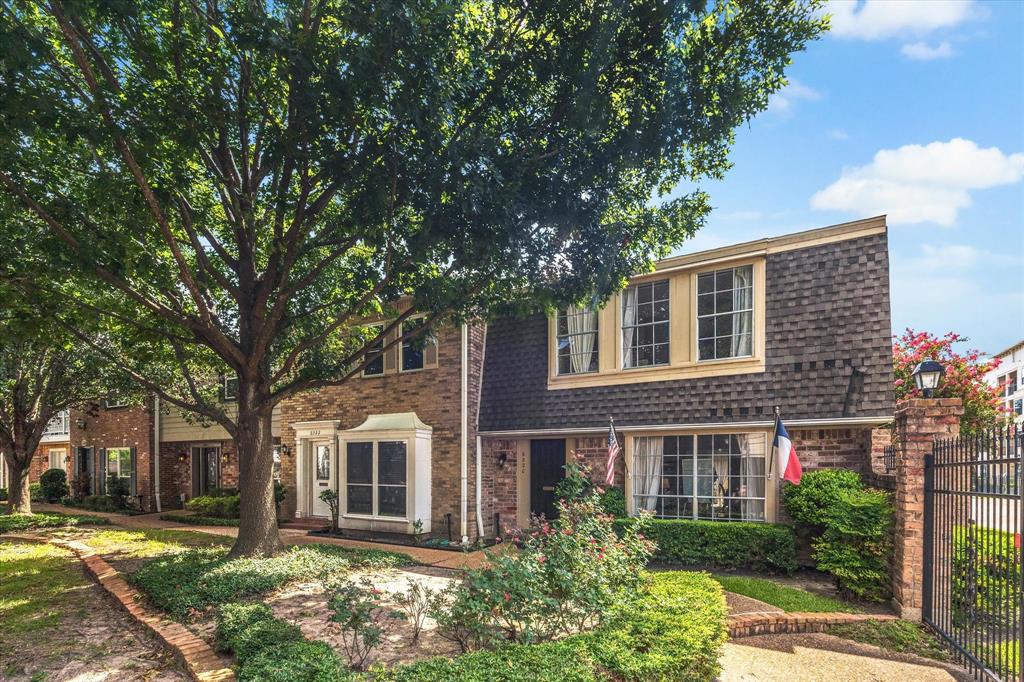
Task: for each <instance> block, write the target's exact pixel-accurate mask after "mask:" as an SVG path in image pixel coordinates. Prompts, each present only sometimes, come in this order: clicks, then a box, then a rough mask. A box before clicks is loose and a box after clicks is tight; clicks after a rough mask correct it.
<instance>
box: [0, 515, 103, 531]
mask: <svg viewBox="0 0 1024 682" xmlns="http://www.w3.org/2000/svg"><path fill="white" fill-rule="evenodd" d="M84 525H89V526H107V525H110V521H108V520H107V519H105V518H103V517H102V516H91V515H89V514H57V513H54V512H39V513H37V514H8V513H7V512H6V511H4V512H0V533H20V532H23V531H26V530H37V529H40V528H63V527H67V526H84Z"/></svg>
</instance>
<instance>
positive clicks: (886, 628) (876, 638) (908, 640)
mask: <svg viewBox="0 0 1024 682" xmlns="http://www.w3.org/2000/svg"><path fill="white" fill-rule="evenodd" d="M828 633H829V634H830V635H835V636H836V637H842V638H843V639H852V640H853V641H855V642H863V643H864V644H874V645H875V646H877V647H880V648H882V649H886V650H888V651H895V652H897V653H906V654H917V655H918V656H923V657H924V658H931V659H933V660H936V661H949V660H952V657H951V656H950V655H949V652H948V651H946V649H944V648H942V646H941V645H940V644H939V640H938V639H936V638H935V636H934V635H933V634H932V633H931V632H929V631H928V630H927V629H925V628H924V627H923V626H921V625H918V624H917V623H911V622H909V621H905V620H895V621H886V622H880V621H865V622H863V623H847V624H844V625H832V626H830V627H829V629H828Z"/></svg>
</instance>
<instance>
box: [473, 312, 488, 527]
mask: <svg viewBox="0 0 1024 682" xmlns="http://www.w3.org/2000/svg"><path fill="white" fill-rule="evenodd" d="M486 355H487V323H484V331H483V335H482V339H481V341H480V379H479V381H478V383H477V387H476V417H475V419H474V422H473V423H474V425H475V429H474V431H475V433H476V533H477V537H478V538H482V537H483V536H484V517H483V505H482V502H481V493H480V487H481V486H482V485H483V474H482V472H481V471H480V463H481V461H482V460H483V458H482V456H481V452H482V450H483V439H481V438H480V402H481V401H482V399H483V394H484V358H485V357H486Z"/></svg>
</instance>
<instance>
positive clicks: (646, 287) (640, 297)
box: [636, 284, 652, 304]
mask: <svg viewBox="0 0 1024 682" xmlns="http://www.w3.org/2000/svg"><path fill="white" fill-rule="evenodd" d="M651 291H652V290H651V285H650V284H638V285H637V287H636V298H637V301H638V302H639V303H641V304H644V303H650V302H651Z"/></svg>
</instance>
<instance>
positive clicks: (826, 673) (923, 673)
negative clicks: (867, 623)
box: [719, 634, 972, 682]
mask: <svg viewBox="0 0 1024 682" xmlns="http://www.w3.org/2000/svg"><path fill="white" fill-rule="evenodd" d="M720 662H721V664H722V674H721V677H720V678H719V680H721V682H753V681H755V680H756V681H757V682H819V681H820V680H844V681H847V680H849V681H850V682H859V681H861V680H863V681H864V682H953V681H958V682H959V681H963V682H967V681H968V680H971V679H972V678H971V677H970V676H968V675H967V674H966V673H965V672H964V671H963V670H962V669H960V668H958V667H956V666H953V665H949V664H946V663H940V662H938V661H932V660H929V659H926V658H921V657H919V656H914V655H912V654H898V653H894V652H890V651H885V650H883V649H880V648H878V647H876V646H871V645H869V644H860V643H858V642H851V641H850V640H847V639H841V638H839V637H834V636H832V635H826V634H804V635H759V636H755V637H746V638H743V639H738V640H732V641H729V642H726V644H725V648H724V649H723V651H722V658H721V659H720Z"/></svg>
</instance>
